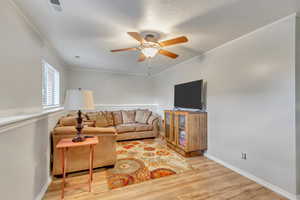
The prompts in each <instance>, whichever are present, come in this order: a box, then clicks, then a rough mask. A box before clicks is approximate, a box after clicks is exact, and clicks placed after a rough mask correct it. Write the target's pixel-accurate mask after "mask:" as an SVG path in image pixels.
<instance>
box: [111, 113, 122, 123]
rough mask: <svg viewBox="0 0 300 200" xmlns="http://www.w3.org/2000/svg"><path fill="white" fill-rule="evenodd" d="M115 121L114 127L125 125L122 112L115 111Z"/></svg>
mask: <svg viewBox="0 0 300 200" xmlns="http://www.w3.org/2000/svg"><path fill="white" fill-rule="evenodd" d="M112 115H113V120H114V125H115V126H116V125H119V124H123V118H122V112H121V111H113V112H112Z"/></svg>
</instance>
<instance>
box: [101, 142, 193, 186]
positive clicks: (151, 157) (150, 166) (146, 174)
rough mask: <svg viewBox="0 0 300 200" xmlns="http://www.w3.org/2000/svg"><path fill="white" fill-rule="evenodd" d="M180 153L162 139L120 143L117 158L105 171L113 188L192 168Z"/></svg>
mask: <svg viewBox="0 0 300 200" xmlns="http://www.w3.org/2000/svg"><path fill="white" fill-rule="evenodd" d="M191 169H192V167H191V166H190V165H189V164H188V163H187V162H186V160H185V159H184V158H183V157H181V156H180V155H179V154H177V153H175V152H174V151H172V150H171V149H169V148H168V147H167V146H166V144H164V143H162V141H160V140H155V139H146V140H135V141H125V142H118V143H117V162H116V164H115V167H114V168H112V169H109V170H107V171H106V177H107V183H108V187H109V188H110V189H115V188H120V187H124V186H127V185H131V184H135V183H140V182H144V181H147V180H150V179H156V178H160V177H164V176H170V175H173V174H178V173H181V172H184V171H188V170H191Z"/></svg>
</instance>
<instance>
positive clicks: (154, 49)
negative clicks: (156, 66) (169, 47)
mask: <svg viewBox="0 0 300 200" xmlns="http://www.w3.org/2000/svg"><path fill="white" fill-rule="evenodd" d="M140 50H141V52H142V53H143V54H144V55H145V56H146V57H147V58H153V57H154V56H155V55H156V54H157V53H158V51H159V50H160V45H159V44H158V43H155V42H145V43H143V44H142V45H141V46H140Z"/></svg>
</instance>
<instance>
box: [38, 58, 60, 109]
mask: <svg viewBox="0 0 300 200" xmlns="http://www.w3.org/2000/svg"><path fill="white" fill-rule="evenodd" d="M46 68H47V70H48V69H50V70H51V71H53V73H54V75H53V79H54V83H53V89H52V96H53V97H52V98H53V99H52V102H53V104H48V101H49V100H48V95H47V91H48V83H49V82H48V81H47V80H46V78H47V77H48V76H47V75H46V72H45V70H46ZM45 85H46V86H45ZM45 88H46V89H45ZM60 90H61V80H60V71H59V70H57V69H56V68H55V67H53V66H52V65H51V64H49V62H47V61H45V60H42V91H41V92H42V99H41V101H42V107H43V109H50V108H57V107H60V106H61V95H60ZM45 93H46V94H45ZM53 93H54V94H53ZM44 98H47V100H46V104H45V101H44Z"/></svg>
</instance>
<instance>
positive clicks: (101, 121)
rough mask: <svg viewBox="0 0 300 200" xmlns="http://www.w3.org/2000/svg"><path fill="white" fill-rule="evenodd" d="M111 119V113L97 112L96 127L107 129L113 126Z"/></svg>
mask: <svg viewBox="0 0 300 200" xmlns="http://www.w3.org/2000/svg"><path fill="white" fill-rule="evenodd" d="M113 124H114V123H113V117H112V113H111V112H99V113H98V115H97V119H96V123H95V126H96V127H108V126H113Z"/></svg>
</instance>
